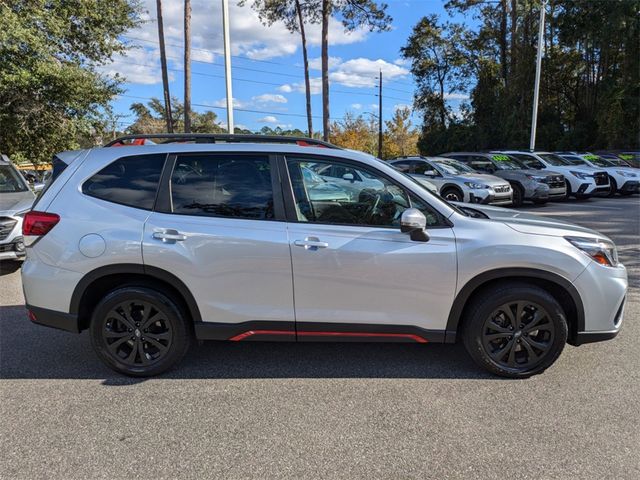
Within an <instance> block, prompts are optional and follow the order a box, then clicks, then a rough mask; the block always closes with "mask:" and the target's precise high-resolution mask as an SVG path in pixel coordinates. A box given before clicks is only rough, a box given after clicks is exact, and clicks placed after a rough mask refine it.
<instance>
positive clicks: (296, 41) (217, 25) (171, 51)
mask: <svg viewBox="0 0 640 480" xmlns="http://www.w3.org/2000/svg"><path fill="white" fill-rule="evenodd" d="M191 3H192V10H193V15H192V17H191V31H192V38H191V42H192V49H193V50H192V58H193V59H194V60H204V61H212V60H213V59H214V57H215V56H216V55H221V54H222V49H223V41H222V14H221V3H220V2H211V1H210V0H192V2H191ZM142 6H143V10H145V12H146V13H144V14H143V15H142V19H143V20H144V21H145V23H143V24H142V25H141V26H140V27H138V28H136V29H134V30H131V31H130V32H128V33H127V34H126V36H127V37H131V38H136V39H142V40H144V42H142V43H140V42H137V41H136V40H133V39H131V40H130V41H131V42H132V43H140V44H141V45H142V46H145V47H149V48H150V43H147V42H152V43H155V44H156V45H157V41H158V29H157V24H156V2H155V0H143V1H142ZM183 8H184V6H183V2H178V1H174V2H164V3H163V10H162V13H163V19H164V33H165V43H166V44H167V55H169V56H170V57H176V58H175V60H173V62H174V64H175V65H176V66H180V67H181V66H182V47H181V46H182V44H183V41H184V38H183V31H184V30H183V28H184V17H183V15H184V10H183ZM229 18H230V38H231V53H232V54H233V55H245V56H248V57H251V58H255V59H269V58H275V57H280V56H285V55H291V54H294V53H296V52H297V51H298V49H299V47H300V37H299V35H298V34H297V33H295V34H292V33H290V32H289V31H288V30H287V29H286V28H285V26H284V24H283V23H282V22H275V23H274V24H273V25H271V26H268V27H267V26H264V25H263V24H262V23H261V22H260V19H259V18H258V14H257V13H256V11H255V10H254V9H252V8H251V2H247V4H246V5H245V6H244V7H240V6H239V5H238V3H237V2H230V5H229ZM306 31H307V42H308V44H309V45H311V46H318V45H320V40H321V26H320V25H319V24H312V25H307V28H306ZM367 33H368V31H367V29H365V28H359V29H356V30H355V31H353V32H345V30H344V28H343V26H342V23H341V22H339V21H338V20H336V19H335V18H332V19H331V21H330V22H329V38H330V39H331V45H346V44H351V43H356V42H360V41H363V40H364V39H365V38H366V36H367ZM156 48H157V47H156ZM201 49H206V50H209V51H205V50H201Z"/></svg>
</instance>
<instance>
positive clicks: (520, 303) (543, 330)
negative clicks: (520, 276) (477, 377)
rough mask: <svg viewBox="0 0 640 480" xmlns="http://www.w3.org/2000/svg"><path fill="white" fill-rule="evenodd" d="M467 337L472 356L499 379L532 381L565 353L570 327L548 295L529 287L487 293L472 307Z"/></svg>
mask: <svg viewBox="0 0 640 480" xmlns="http://www.w3.org/2000/svg"><path fill="white" fill-rule="evenodd" d="M467 312H468V315H467V317H466V318H465V319H464V324H463V332H462V338H463V341H464V344H465V347H466V349H467V351H468V352H469V354H470V355H471V357H472V358H473V359H474V360H475V361H476V363H478V364H479V365H480V366H482V367H484V368H485V369H487V370H489V371H490V372H492V373H495V374H496V375H500V376H503V377H510V378H527V377H530V376H531V375H536V374H538V373H542V372H543V371H544V370H546V369H547V368H548V367H549V366H550V365H552V364H553V363H554V362H555V361H556V360H557V358H558V357H559V356H560V354H561V353H562V350H563V348H564V345H565V343H566V342H567V335H568V327H567V321H566V318H565V314H564V311H563V309H562V307H561V306H560V305H559V304H558V302H557V301H556V300H555V299H554V298H553V296H551V295H550V294H549V293H548V292H547V291H545V290H543V289H542V288H540V287H537V286H535V285H529V284H525V283H522V284H514V285H502V286H499V287H497V288H495V289H493V290H489V291H484V292H483V293H482V294H481V295H480V296H478V297H476V298H475V299H474V300H473V302H472V304H470V305H469V308H467Z"/></svg>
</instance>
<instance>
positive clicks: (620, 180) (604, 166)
mask: <svg viewBox="0 0 640 480" xmlns="http://www.w3.org/2000/svg"><path fill="white" fill-rule="evenodd" d="M558 155H560V156H561V157H562V158H564V159H565V160H567V161H568V162H570V163H571V164H572V165H576V166H579V167H581V166H588V167H591V168H593V169H596V170H604V171H605V172H607V175H609V196H610V197H612V196H614V195H615V194H616V193H619V194H620V195H633V194H634V193H640V173H638V169H636V168H632V167H621V166H618V165H615V164H614V163H613V162H611V161H609V160H607V159H604V158H601V157H600V156H598V155H594V154H593V153H558Z"/></svg>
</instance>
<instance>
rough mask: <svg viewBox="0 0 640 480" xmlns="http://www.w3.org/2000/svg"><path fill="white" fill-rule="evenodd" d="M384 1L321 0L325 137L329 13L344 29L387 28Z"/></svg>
mask: <svg viewBox="0 0 640 480" xmlns="http://www.w3.org/2000/svg"><path fill="white" fill-rule="evenodd" d="M386 10H387V4H386V3H381V4H380V5H378V3H377V2H376V1H375V0H322V3H321V18H322V39H321V47H320V56H321V63H322V66H321V69H322V135H323V139H324V140H325V141H328V140H329V135H330V116H331V114H330V110H329V22H330V20H331V17H332V15H335V16H337V17H338V19H339V20H340V21H341V22H342V25H343V26H344V28H345V30H346V31H353V30H355V29H356V28H361V27H367V28H369V30H370V31H372V32H373V31H384V30H388V29H389V28H390V24H391V21H392V18H391V17H390V16H389V15H387V13H386Z"/></svg>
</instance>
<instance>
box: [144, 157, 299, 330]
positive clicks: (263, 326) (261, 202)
mask: <svg viewBox="0 0 640 480" xmlns="http://www.w3.org/2000/svg"><path fill="white" fill-rule="evenodd" d="M276 169H277V167H276V164H275V159H274V157H272V156H269V155H268V154H262V153H253V154H238V153H185V154H178V155H173V156H170V157H169V161H168V163H167V168H165V171H164V172H163V178H162V181H161V189H160V192H159V196H158V199H157V202H156V209H155V211H154V212H153V213H152V214H151V215H150V216H149V219H148V221H147V222H146V224H145V228H144V238H143V255H144V263H145V266H153V267H158V268H162V269H164V270H167V271H169V272H171V273H172V274H173V275H175V276H177V277H178V278H179V279H180V280H181V281H182V282H183V283H184V284H185V285H186V287H187V288H188V289H189V290H190V291H191V293H192V294H193V296H194V298H195V300H196V303H197V304H198V307H199V309H200V314H201V317H202V320H203V322H207V323H205V324H203V325H201V326H199V328H203V329H204V330H203V331H204V332H205V333H202V331H199V334H201V336H203V337H207V338H215V339H221V340H222V339H236V340H238V339H254V338H257V337H258V336H260V335H262V336H263V337H264V336H272V335H275V334H274V332H276V333H277V332H279V334H277V335H275V336H277V337H278V339H282V340H295V333H294V332H295V329H294V312H293V285H292V272H291V256H290V252H289V244H288V240H287V230H286V223H285V222H284V221H283V220H284V213H283V212H284V209H283V204H282V196H281V195H282V194H281V189H280V185H279V180H278V175H277V173H276V171H277V170H276ZM274 339H275V338H274Z"/></svg>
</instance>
